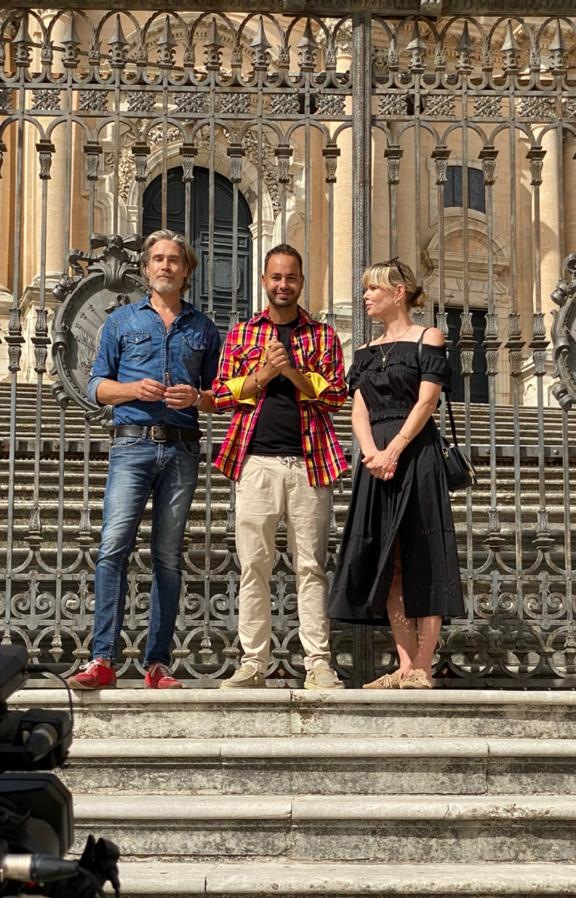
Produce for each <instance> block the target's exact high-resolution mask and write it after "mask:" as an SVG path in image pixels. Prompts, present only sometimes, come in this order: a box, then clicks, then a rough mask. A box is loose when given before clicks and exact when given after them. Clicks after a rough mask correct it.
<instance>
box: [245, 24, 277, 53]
mask: <svg viewBox="0 0 576 898" xmlns="http://www.w3.org/2000/svg"><path fill="white" fill-rule="evenodd" d="M250 46H251V47H253V49H254V50H258V52H259V53H265V52H266V50H270V49H271V47H272V44H271V43H270V41H269V40H268V38H267V37H266V31H265V29H264V19H263V17H262V16H259V17H258V28H257V29H256V34H255V35H254V40H253V41H252V43H251V44H250Z"/></svg>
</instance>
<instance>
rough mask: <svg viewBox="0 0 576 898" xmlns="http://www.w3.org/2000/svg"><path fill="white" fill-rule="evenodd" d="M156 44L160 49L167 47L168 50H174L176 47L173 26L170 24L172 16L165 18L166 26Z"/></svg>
mask: <svg viewBox="0 0 576 898" xmlns="http://www.w3.org/2000/svg"><path fill="white" fill-rule="evenodd" d="M156 43H157V44H158V46H159V47H166V49H172V48H174V47H175V46H176V41H175V40H174V35H173V34H172V26H171V24H170V16H166V17H165V18H164V26H163V28H162V33H161V35H160V37H159V38H158V39H157V40H156Z"/></svg>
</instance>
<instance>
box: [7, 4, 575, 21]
mask: <svg viewBox="0 0 576 898" xmlns="http://www.w3.org/2000/svg"><path fill="white" fill-rule="evenodd" d="M112 6H113V4H111V2H110V0H62V2H58V0H52V2H51V3H50V8H51V9H70V10H74V9H78V10H80V9H96V10H109V9H111V8H112ZM17 9H22V10H24V9H38V0H19V2H17V4H15V8H11V7H10V11H11V12H15V11H16V10H17ZM122 9H125V10H142V11H159V10H160V11H162V10H165V11H180V12H183V11H186V12H191V11H196V12H225V13H255V12H262V13H263V12H270V13H288V14H302V15H315V14H316V15H330V16H338V17H341V16H343V15H347V14H350V13H353V12H372V13H376V14H380V15H386V16H392V17H398V16H413V15H424V16H431V17H438V16H454V15H475V16H478V15H486V16H509V15H518V16H546V17H548V16H572V15H573V14H574V0H347V2H346V0H344V2H343V0H268V2H267V3H264V2H262V0H238V2H234V0H228V2H227V3H225V4H223V3H222V2H221V0H202V2H195V0H191V2H187V3H186V4H185V6H184V5H183V4H182V0H179V2H170V0H123V2H122V3H119V4H118V8H117V11H118V12H120V11H121V10H122ZM7 11H8V10H7V9H6V8H4V9H3V10H2V12H3V13H6V12H7Z"/></svg>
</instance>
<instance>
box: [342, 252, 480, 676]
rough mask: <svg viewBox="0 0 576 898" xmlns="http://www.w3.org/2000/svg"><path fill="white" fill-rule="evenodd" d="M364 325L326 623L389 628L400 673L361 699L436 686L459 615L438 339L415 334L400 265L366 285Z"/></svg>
mask: <svg viewBox="0 0 576 898" xmlns="http://www.w3.org/2000/svg"><path fill="white" fill-rule="evenodd" d="M363 285H364V291H365V292H364V302H365V304H366V313H367V315H368V316H369V317H370V318H371V319H373V320H376V321H382V322H383V324H384V334H383V336H382V337H381V338H379V339H377V340H375V341H374V342H372V343H370V344H367V345H366V346H363V347H361V348H360V349H359V350H357V352H356V353H355V355H354V360H353V363H352V367H351V369H350V372H349V375H348V381H349V390H350V393H351V395H353V397H354V398H353V406H352V427H353V430H354V435H355V436H356V439H357V440H358V443H359V445H360V450H361V455H362V463H361V464H359V465H358V469H357V471H356V476H355V479H354V485H353V492H352V499H351V503H350V509H349V512H348V518H347V521H346V525H345V529H344V534H343V539H342V546H341V549H340V554H339V558H338V562H337V566H336V571H335V574H334V580H333V584H332V590H331V595H330V606H329V615H330V617H331V618H333V619H337V620H345V621H350V622H352V623H358V624H366V623H369V624H389V625H390V627H391V630H392V636H393V638H394V641H395V643H396V650H397V654H398V660H399V667H398V669H397V670H395V671H394V672H393V673H388V674H384V676H382V677H379V679H377V680H375V681H374V682H372V683H366V684H365V686H364V688H369V689H414V688H430V687H431V686H432V683H433V681H432V659H433V656H434V652H435V649H436V645H437V642H438V636H439V633H440V627H441V625H442V620H443V618H444V617H458V616H460V615H462V613H463V611H464V607H463V600H462V587H461V583H460V573H459V565H458V556H457V551H456V537H455V532H454V521H453V518H452V510H451V507H450V497H449V493H448V487H447V484H446V477H445V474H444V467H443V464H442V455H441V449H440V443H439V436H438V431H437V428H436V424H435V422H434V420H433V418H432V416H433V414H434V411H435V409H436V407H437V405H438V400H439V398H440V393H441V391H442V389H449V386H450V366H449V362H448V359H447V358H446V353H445V349H444V336H443V334H442V332H441V331H440V330H438V329H437V328H435V327H429V328H422V327H420V326H419V325H416V324H413V322H412V319H411V317H410V313H411V310H412V309H413V308H414V307H416V306H417V305H419V300H420V297H421V296H422V289H421V288H420V287H419V286H417V284H416V280H415V277H414V274H413V272H412V271H411V269H410V268H409V267H408V265H406V264H405V263H403V262H401V261H400V259H397V258H396V259H390V260H389V261H388V262H379V263H376V264H374V265H371V266H370V267H369V268H368V269H367V270H366V271H365V272H364V276H363Z"/></svg>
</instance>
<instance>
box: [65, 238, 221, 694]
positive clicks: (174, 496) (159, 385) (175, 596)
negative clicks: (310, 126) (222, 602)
mask: <svg viewBox="0 0 576 898" xmlns="http://www.w3.org/2000/svg"><path fill="white" fill-rule="evenodd" d="M197 264H198V263H197V259H196V257H195V255H194V253H193V251H192V249H191V247H190V245H189V244H188V242H187V241H186V240H185V239H184V237H182V235H181V234H176V233H174V232H173V231H167V230H165V231H155V232H154V233H153V234H150V236H149V237H147V238H146V240H145V242H144V246H143V249H142V260H141V270H142V274H143V275H144V276H145V277H146V279H147V281H148V284H149V288H150V292H149V294H148V296H146V297H145V298H143V299H142V300H140V301H139V302H136V303H133V304H130V305H126V306H123V307H122V308H120V309H117V310H116V311H114V312H113V313H112V314H111V315H110V316H109V318H108V319H107V321H106V323H105V325H104V328H103V330H102V337H101V340H100V347H99V350H98V354H97V356H96V359H95V362H94V365H93V368H92V373H91V376H90V380H89V382H88V398H89V399H90V400H91V401H92V402H94V403H97V404H99V405H112V406H114V434H113V441H112V446H111V449H110V464H109V470H108V480H107V483H106V493H105V496H104V509H103V523H102V536H101V542H100V549H99V552H98V560H97V562H96V574H95V594H96V607H95V613H94V641H93V646H92V658H93V660H92V661H91V662H90V663H89V664H88V665H87V666H86V667H85V668H84V669H83V670H82V671H80V672H79V673H78V674H76V675H75V676H72V677H69V678H68V683H69V685H70V686H72V687H74V688H76V689H101V688H104V687H108V686H115V685H116V674H115V671H114V666H113V665H114V662H115V660H116V654H117V650H118V643H119V640H120V633H121V629H122V622H123V618H124V607H125V602H126V591H127V568H128V558H129V555H130V552H131V551H132V549H133V547H134V541H135V538H136V531H137V529H138V525H139V523H140V520H141V518H142V515H143V513H144V508H145V505H146V501H147V499H148V497H149V496H150V494H151V495H152V500H153V508H152V535H151V555H152V567H153V572H154V575H153V579H152V588H151V591H150V623H149V627H148V641H147V644H146V652H145V656H144V666H145V668H146V677H145V683H146V686H148V687H150V688H152V689H174V688H178V687H180V686H181V685H182V684H181V683H180V682H179V681H178V680H177V679H175V678H174V677H173V676H172V673H171V671H170V668H169V667H168V665H169V663H170V645H171V642H172V637H173V635H174V627H175V625H176V615H177V613H178V603H179V599H180V584H181V579H182V572H181V551H182V540H183V537H184V528H185V526H186V519H187V516H188V512H189V510H190V505H191V503H192V498H193V495H194V489H195V487H196V479H197V476H198V454H199V442H198V441H199V437H200V431H199V430H198V409H201V410H202V411H204V412H210V411H212V410H213V400H212V392H211V390H210V386H211V383H212V380H213V378H214V376H215V374H216V369H217V364H218V352H219V347H220V337H219V335H218V331H217V329H216V326H215V325H214V324H213V322H212V321H210V319H209V318H207V317H206V315H204V314H203V313H202V312H199V311H197V310H196V309H194V308H193V307H192V306H191V305H190V304H189V303H187V302H184V301H183V299H182V292H183V290H184V289H185V288H186V286H187V285H188V279H189V276H190V274H191V273H192V271H193V270H194V268H196V265H197Z"/></svg>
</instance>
